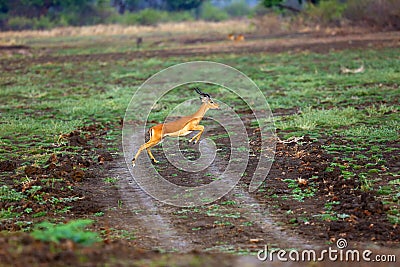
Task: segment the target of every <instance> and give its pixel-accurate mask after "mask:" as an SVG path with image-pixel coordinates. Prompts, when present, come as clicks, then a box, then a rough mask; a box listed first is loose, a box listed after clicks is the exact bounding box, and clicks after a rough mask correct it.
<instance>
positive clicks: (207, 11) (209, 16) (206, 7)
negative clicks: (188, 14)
mask: <svg viewBox="0 0 400 267" xmlns="http://www.w3.org/2000/svg"><path fill="white" fill-rule="evenodd" d="M228 17H229V16H228V14H227V13H226V12H225V11H223V10H222V9H219V8H217V7H215V6H213V5H212V4H211V3H209V2H205V3H204V4H203V5H202V6H201V10H200V18H201V19H204V20H207V21H221V20H225V19H227V18H228Z"/></svg>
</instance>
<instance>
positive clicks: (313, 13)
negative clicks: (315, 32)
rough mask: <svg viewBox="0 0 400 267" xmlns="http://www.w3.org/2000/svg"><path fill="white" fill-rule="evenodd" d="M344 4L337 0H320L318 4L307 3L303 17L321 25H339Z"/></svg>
mask: <svg viewBox="0 0 400 267" xmlns="http://www.w3.org/2000/svg"><path fill="white" fill-rule="evenodd" d="M345 10H346V4H344V3H341V2H340V1H339V0H326V1H321V2H320V3H319V5H312V4H309V5H308V7H307V8H306V10H305V12H304V17H305V18H306V19H307V20H311V21H313V22H316V23H319V24H322V25H325V26H327V25H332V24H335V25H340V23H341V21H342V19H343V14H344V11H345Z"/></svg>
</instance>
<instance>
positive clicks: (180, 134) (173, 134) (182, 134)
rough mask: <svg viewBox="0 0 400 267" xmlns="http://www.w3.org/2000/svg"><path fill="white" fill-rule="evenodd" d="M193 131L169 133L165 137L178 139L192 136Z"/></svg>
mask: <svg viewBox="0 0 400 267" xmlns="http://www.w3.org/2000/svg"><path fill="white" fill-rule="evenodd" d="M191 132H192V131H185V130H180V131H176V132H173V133H167V134H165V136H172V137H178V136H185V135H188V134H190V133H191Z"/></svg>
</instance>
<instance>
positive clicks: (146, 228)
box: [112, 159, 194, 252]
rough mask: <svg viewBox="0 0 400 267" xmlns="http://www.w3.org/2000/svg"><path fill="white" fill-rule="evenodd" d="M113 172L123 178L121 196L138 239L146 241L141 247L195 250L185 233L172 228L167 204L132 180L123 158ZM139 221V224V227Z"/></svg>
mask: <svg viewBox="0 0 400 267" xmlns="http://www.w3.org/2000/svg"><path fill="white" fill-rule="evenodd" d="M112 172H113V173H116V174H118V175H119V177H120V179H119V181H118V189H119V194H120V196H121V198H122V202H123V205H125V206H126V208H128V210H129V211H130V214H128V216H129V218H127V221H132V227H133V228H134V229H135V230H136V231H137V233H138V235H140V236H138V238H139V239H141V240H143V243H142V245H145V246H146V245H147V246H149V244H150V246H154V247H149V249H156V248H157V249H162V250H167V251H179V252H185V251H191V250H193V249H194V247H193V246H192V245H191V244H190V242H188V240H189V239H187V237H186V236H185V234H184V233H178V231H177V230H176V229H174V228H173V227H172V226H171V223H170V220H171V219H170V218H169V216H168V215H167V214H165V212H163V209H164V207H163V206H164V204H162V203H161V202H157V200H154V199H153V198H152V197H150V196H149V195H147V194H146V193H145V192H144V191H143V190H142V189H141V188H140V187H139V186H138V184H137V183H136V182H135V181H134V180H133V179H132V178H131V175H130V173H129V171H128V169H127V168H126V164H125V162H124V161H123V159H119V160H118V162H117V163H116V164H115V166H113V170H112ZM138 222H139V224H140V225H137V223H138ZM151 244H152V245H151Z"/></svg>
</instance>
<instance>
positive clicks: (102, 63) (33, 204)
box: [0, 30, 400, 266]
mask: <svg viewBox="0 0 400 267" xmlns="http://www.w3.org/2000/svg"><path fill="white" fill-rule="evenodd" d="M147 34H148V35H149V39H146V38H145V39H144V40H145V44H144V47H143V48H141V49H140V50H137V49H136V48H135V45H136V44H135V42H134V41H133V39H132V38H129V36H128V37H127V35H123V34H119V35H112V36H111V37H110V36H108V35H104V36H100V37H99V36H97V37H91V36H89V37H88V36H76V37H71V36H67V37H63V36H41V37H40V38H34V39H32V40H30V39H24V37H19V38H21V39H20V40H22V41H21V42H23V44H24V46H26V47H25V48H20V49H19V50H18V49H14V50H13V49H10V50H0V52H2V54H0V59H1V61H2V63H1V69H2V71H1V72H0V88H1V90H0V168H1V173H0V199H1V204H0V208H1V209H0V219H1V222H2V223H1V228H0V229H1V230H2V232H1V235H2V236H3V239H2V241H1V242H2V244H3V245H6V244H7V245H8V246H10V248H12V247H13V246H15V241H13V242H14V243H13V242H11V241H9V240H10V239H9V237H8V236H9V235H8V234H7V233H8V232H15V231H17V232H20V231H23V232H31V231H33V230H35V231H39V230H42V231H45V229H47V230H49V229H50V230H54V231H55V232H57V228H55V229H54V227H55V226H54V225H47V226H43V225H39V222H42V221H50V222H52V223H58V222H65V221H70V220H74V219H79V218H89V219H91V220H93V221H94V224H95V227H94V228H93V231H96V232H97V233H98V235H95V236H92V235H90V233H89V235H86V234H87V233H86V234H84V232H83V230H82V234H81V236H80V237H82V236H84V238H81V239H80V237H79V238H78V239H75V237H74V236H72V237H70V238H69V237H67V239H71V240H74V242H76V243H80V244H84V245H87V244H91V241H93V242H96V241H98V238H102V239H103V240H129V239H130V238H132V239H135V238H136V237H135V235H137V234H136V233H135V234H132V235H133V236H132V235H130V234H129V233H125V234H124V233H123V232H121V231H118V230H112V229H111V230H110V231H108V230H107V231H104V229H101V227H100V226H99V225H102V223H101V221H102V220H103V219H102V218H103V215H104V213H107V211H106V210H102V209H101V208H99V209H97V210H96V209H94V210H91V213H90V214H85V210H81V209H79V206H80V205H81V200H82V199H83V198H84V197H85V193H84V192H83V191H82V190H81V187H82V186H81V182H82V180H85V179H95V178H96V177H97V178H99V177H100V180H101V181H102V182H103V183H105V184H107V185H108V186H110V187H111V186H113V184H114V183H115V179H116V178H115V177H113V176H112V173H111V174H110V173H109V172H107V171H108V167H107V162H108V161H111V160H112V159H114V160H115V159H116V158H118V157H119V155H121V148H120V146H121V130H122V126H121V121H122V119H123V116H124V113H125V109H126V107H127V105H128V103H129V101H130V99H131V97H132V95H133V94H134V92H135V91H136V90H137V88H138V86H140V85H141V84H142V83H143V82H144V81H145V80H146V79H148V78H149V77H151V76H152V75H153V74H155V73H157V72H158V71H161V70H163V69H165V68H166V67H169V66H172V65H174V64H177V63H182V62H187V61H192V60H209V61H215V62H220V63H224V64H227V65H229V66H232V67H234V68H236V69H238V70H240V71H242V72H243V73H245V74H246V75H247V76H249V77H250V78H251V79H252V80H253V81H254V82H255V83H256V84H257V86H258V87H259V88H260V89H261V91H262V92H263V93H264V95H265V97H266V99H267V101H268V103H269V105H270V107H271V109H272V111H273V113H274V116H275V125H276V128H277V135H278V137H279V138H280V139H281V140H291V139H289V138H293V137H296V138H301V137H304V136H306V137H307V138H310V140H312V141H311V142H314V143H319V144H321V151H323V153H326V154H327V155H330V160H329V162H328V166H327V167H326V169H324V170H321V172H320V174H321V176H320V177H323V175H322V173H328V174H329V173H331V174H332V173H334V175H335V176H336V178H337V179H339V180H341V181H348V180H352V181H355V182H354V183H353V184H352V186H354V188H352V189H353V190H356V191H357V190H358V191H357V192H360V195H362V194H364V193H366V194H368V196H370V195H371V196H373V198H374V201H377V202H379V203H381V205H382V206H379V207H380V210H381V212H375V208H374V210H372V209H370V210H368V208H365V209H364V210H365V212H364V213H368V212H369V213H373V215H374V216H377V217H374V218H378V217H379V220H378V221H376V223H377V224H379V223H384V224H385V225H391V226H387V227H389V228H385V229H386V230H385V231H389V230H387V229H390V227H392V229H393V230H392V232H393V234H392V235H391V236H390V237H387V238H386V239H385V238H381V239H380V240H379V238H378V241H380V243H379V245H383V246H386V245H387V243H385V242H389V243H390V244H392V245H393V244H394V245H395V246H397V248H398V242H399V239H398V236H399V224H400V202H399V199H400V165H399V162H400V157H399V155H400V146H399V139H400V138H399V133H400V116H399V111H400V104H399V103H400V99H399V97H400V88H399V85H400V64H399V62H400V58H399V55H400V47H399V46H394V47H375V46H371V47H367V48H365V47H362V48H357V47H356V48H352V47H349V48H348V49H340V50H328V51H326V52H322V53H315V52H311V51H308V50H301V51H297V52H293V51H282V52H279V53H268V52H266V53H259V52H257V53H248V54H242V53H240V54H236V53H221V54H217V53H216V54H210V55H201V56H200V55H196V53H193V55H185V56H170V55H168V54H167V55H163V54H162V53H161V54H160V55H159V56H152V57H147V56H146V55H145V53H146V51H147V50H152V49H160V50H163V49H164V50H165V51H168V50H169V49H170V48H175V47H177V45H176V44H169V43H165V42H164V43H163V42H161V41H158V39H160V40H163V38H165V37H164V36H160V35H157V36H153V35H152V32H151V31H150V30H149V32H148V33H147ZM224 34H225V33H224ZM85 35H86V34H85ZM152 36H153V37H152ZM4 38H5V37H4ZM7 38H9V37H7ZM185 38H189V37H187V36H186V37H185ZM193 38H194V39H195V38H196V36H194V37H193ZM283 38H284V37H283ZM222 39H223V38H222ZM147 40H151V41H148V42H147V43H146V41H147ZM185 40H186V39H185ZM174 42H177V43H179V39H177V40H175V41H174ZM215 42H216V43H217V44H221V43H222V44H223V43H224V42H226V43H227V45H232V44H231V43H229V42H228V41H224V40H220V39H218V40H216V41H215ZM114 43H115V45H114ZM154 43H157V46H154ZM197 45H200V46H201V45H203V43H199V44H198V43H196V44H194V45H192V46H193V47H196V46H197ZM210 45H211V46H212V45H213V42H210ZM129 52H133V53H136V52H138V53H143V55H142V54H130V55H129V56H127V57H126V58H125V57H124V56H120V55H119V56H115V54H117V53H129ZM105 55H106V56H105ZM136 55H140V56H138V57H136ZM361 64H362V65H363V66H364V68H365V71H364V72H362V73H356V74H343V73H341V72H340V68H341V67H343V66H345V67H348V68H357V67H358V66H360V65H361ZM204 89H206V88H204ZM210 94H212V96H213V98H215V99H218V100H219V101H222V102H224V103H226V104H228V105H229V106H231V107H233V108H235V110H237V111H238V112H239V111H240V110H243V109H246V106H245V105H244V103H243V102H242V101H241V100H240V99H238V98H231V97H229V95H226V94H224V92H223V91H221V90H215V91H213V92H212V93H210ZM191 96H192V95H191V92H190V91H188V90H184V89H182V90H174V91H172V92H171V93H170V94H168V95H167V96H166V97H165V99H163V101H161V102H162V105H163V106H162V108H160V109H159V110H156V111H155V112H154V113H153V114H152V116H151V118H150V119H149V122H150V121H152V123H155V122H162V119H163V117H164V116H165V115H166V114H168V111H170V110H172V109H173V108H174V106H175V105H176V104H177V103H180V102H181V101H184V100H185V99H188V98H190V97H191ZM239 113H240V112H239ZM134 119H135V120H136V122H138V123H146V122H145V121H144V118H140V117H138V118H134ZM253 128H254V127H253ZM223 138H226V136H224V135H223V133H222V134H221V136H220V139H221V140H222V139H223ZM215 139H216V140H218V137H215ZM299 140H301V139H299ZM298 142H299V144H298V145H300V146H301V145H302V143H301V141H298ZM156 151H157V150H156ZM321 153H322V152H321ZM161 169H162V167H161ZM108 175H111V176H108ZM175 176H177V174H175ZM308 178H310V180H309V186H308V187H307V188H301V186H300V184H298V183H297V182H296V180H295V179H294V178H293V177H290V178H288V179H282V181H283V184H284V185H285V186H287V187H286V189H287V190H289V191H288V193H287V194H286V195H276V194H273V193H271V194H265V191H263V190H265V189H260V190H261V191H259V192H258V196H259V197H260V198H261V197H264V198H265V199H269V200H270V201H271V202H272V203H273V201H277V202H276V203H275V204H276V205H277V207H279V205H278V204H279V203H281V202H282V201H287V200H289V201H292V202H293V203H297V204H294V205H295V206H296V205H302V204H301V203H302V202H304V201H306V202H307V201H312V198H313V197H314V195H315V194H317V193H316V192H318V191H321V192H320V195H321V197H322V196H325V195H328V194H329V192H322V191H323V186H322V184H323V181H322V180H320V181H319V182H320V184H318V185H319V186H317V184H313V179H314V180H318V177H315V176H313V177H308ZM308 178H307V179H308ZM271 179H273V177H272V178H271ZM321 179H322V178H321ZM267 185H268V179H267V181H266V186H267ZM267 190H268V189H267ZM332 192H333V191H332ZM352 192H353V191H352ZM335 194H336V191H335ZM264 195H265V196H264ZM337 196H339V198H329V197H326V198H324V201H326V202H325V203H322V204H321V205H322V206H321V208H322V209H323V210H324V213H320V214H314V215H315V216H312V215H309V217H307V218H306V220H307V221H309V222H313V220H315V221H322V222H324V223H332V222H333V221H336V222H337V221H338V222H343V223H345V222H346V223H350V222H348V218H352V217H351V216H352V214H351V213H350V211H349V210H346V209H345V207H341V208H342V210H340V209H335V206H336V207H338V206H340V201H341V198H340V196H341V195H340V193H337ZM367 199H368V198H367ZM279 201H281V202H279ZM307 203H308V202H307ZM374 203H375V202H374ZM118 205H119V203H118ZM271 205H272V204H271ZM214 207H215V206H214ZM310 207H311V206H310ZM285 212H287V215H288V221H289V222H288V224H290V225H292V226H295V227H296V225H297V224H296V223H293V218H296V220H297V219H298V218H299V217H301V216H300V215H301V214H300V213H299V214H297V213H296V212H297V211H295V210H294V209H293V208H290V209H288V210H286V211H285ZM374 212H375V213H376V214H375V213H374ZM317 215H318V216H317ZM371 216H372V215H371ZM290 220H292V221H290ZM355 220H357V219H355ZM371 223H373V221H371ZM249 224H251V223H249ZM37 225H39V226H37ZM83 226H87V224H85V223H83ZM331 226H332V225H331ZM74 227H78V228H79V227H80V226H74V225H72V226H71V228H72V229H74ZM385 227H386V226H385ZM78 228H77V229H78ZM111 228H112V227H111ZM193 229H194V228H193ZM196 229H197V228H196ZM196 229H195V230H196ZM198 229H200V228H198ZM198 229H197V230H198ZM310 229H311V231H312V228H310ZM50 230H49V231H50ZM58 231H61V230H59V229H58ZM360 231H361V230H360ZM72 232H73V231H72ZM361 232H362V231H361ZM389 232H390V231H389ZM78 233H79V232H78ZM44 236H46V235H44ZM360 236H362V235H360ZM357 238H358V237H354V240H360V241H363V242H373V241H375V239H373V238H369V240H365V239H364V238H361V237H360V238H359V239H357ZM396 238H397V239H396ZM64 239H65V238H64V237H60V240H64ZM16 240H19V239H16ZM44 241H49V240H46V239H45V240H44ZM50 241H57V240H50ZM325 241H329V237H328V238H327V240H325ZM18 242H20V241H17V243H18ZM12 244H13V245H12ZM396 244H397V245H396ZM57 249H61V250H62V249H63V248H62V247H61V248H58V247H57ZM152 256H153V255H152ZM157 257H159V255H157ZM207 257H208V256H207ZM89 259H91V258H90V257H89ZM92 260H93V259H92ZM164 260H165V261H168V259H164V258H162V259H161V260H160V261H164ZM192 260H193V259H192ZM206 261H207V258H206ZM0 265H1V264H0ZM138 266H140V264H139V265H138Z"/></svg>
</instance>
